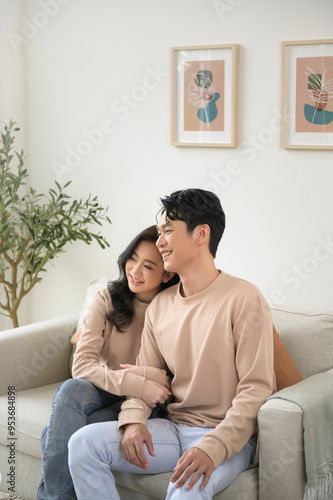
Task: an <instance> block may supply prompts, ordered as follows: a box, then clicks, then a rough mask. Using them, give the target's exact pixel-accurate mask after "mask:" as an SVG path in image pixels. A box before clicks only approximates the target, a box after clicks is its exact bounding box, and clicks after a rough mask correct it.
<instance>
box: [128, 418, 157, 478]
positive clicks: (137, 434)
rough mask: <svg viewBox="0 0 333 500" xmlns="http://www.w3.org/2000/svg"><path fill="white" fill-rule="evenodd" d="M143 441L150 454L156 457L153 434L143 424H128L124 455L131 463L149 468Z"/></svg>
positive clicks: (141, 467) (144, 468)
mask: <svg viewBox="0 0 333 500" xmlns="http://www.w3.org/2000/svg"><path fill="white" fill-rule="evenodd" d="M143 443H145V444H146V446H147V449H148V452H149V454H150V455H151V456H152V457H154V456H155V452H154V446H153V441H152V438H151V434H150V432H149V431H148V429H147V427H146V426H145V425H143V424H128V425H126V426H125V427H124V432H123V439H122V442H121V448H122V450H123V453H124V457H125V459H126V460H127V462H129V463H130V464H133V465H136V466H137V467H140V469H143V470H147V469H148V467H149V466H150V463H149V460H148V458H147V457H146V454H145V452H144V448H143Z"/></svg>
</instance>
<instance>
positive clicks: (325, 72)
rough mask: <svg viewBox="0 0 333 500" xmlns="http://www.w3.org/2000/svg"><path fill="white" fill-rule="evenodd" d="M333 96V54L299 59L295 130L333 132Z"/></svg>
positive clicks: (300, 131)
mask: <svg viewBox="0 0 333 500" xmlns="http://www.w3.org/2000/svg"><path fill="white" fill-rule="evenodd" d="M332 97H333V57H332V56H328V57H298V58H296V126H295V132H299V133H304V132H305V133H315V134H318V133H327V132H329V133H330V132H333V99H332Z"/></svg>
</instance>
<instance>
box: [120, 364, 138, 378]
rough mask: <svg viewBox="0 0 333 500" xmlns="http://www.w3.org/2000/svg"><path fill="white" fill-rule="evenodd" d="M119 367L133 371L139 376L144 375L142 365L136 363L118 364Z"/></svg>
mask: <svg viewBox="0 0 333 500" xmlns="http://www.w3.org/2000/svg"><path fill="white" fill-rule="evenodd" d="M119 366H120V368H122V369H123V370H126V371H127V372H130V373H134V375H140V377H144V373H143V366H137V365H119Z"/></svg>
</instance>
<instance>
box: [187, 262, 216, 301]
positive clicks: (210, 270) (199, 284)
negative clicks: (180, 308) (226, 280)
mask: <svg viewBox="0 0 333 500" xmlns="http://www.w3.org/2000/svg"><path fill="white" fill-rule="evenodd" d="M219 274H220V271H219V270H218V269H216V267H215V263H214V262H213V263H212V264H210V265H209V266H207V265H205V266H203V268H202V269H200V268H197V269H195V271H192V272H186V271H185V272H184V273H182V274H181V275H180V281H181V294H182V295H183V297H191V296H192V295H195V294H197V293H199V292H201V291H202V290H204V289H205V288H207V287H208V286H209V285H211V284H212V283H213V281H215V280H216V278H217V277H218V276H219Z"/></svg>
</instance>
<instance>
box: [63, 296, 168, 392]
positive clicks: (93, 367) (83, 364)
mask: <svg viewBox="0 0 333 500" xmlns="http://www.w3.org/2000/svg"><path fill="white" fill-rule="evenodd" d="M147 305H148V304H145V303H142V302H139V301H138V300H137V299H136V298H135V299H134V320H133V322H132V323H131V324H130V325H129V326H128V327H127V328H126V330H125V331H124V332H123V333H122V332H119V330H117V328H116V327H115V326H114V325H113V324H112V323H111V322H110V321H108V320H107V318H106V314H107V313H108V312H109V311H110V310H111V309H112V302H111V298H110V294H109V292H108V290H107V288H105V289H104V290H101V291H99V292H97V294H96V295H95V297H94V299H93V300H92V303H91V305H90V307H89V309H88V311H87V314H86V317H85V319H84V321H83V326H82V333H81V336H80V339H79V341H78V344H77V349H76V351H75V354H74V360H73V368H72V372H73V377H74V378H83V379H85V380H88V381H89V382H91V383H92V384H94V385H96V387H99V388H100V389H104V391H107V392H110V393H112V394H116V395H118V396H134V397H137V398H141V397H142V390H143V384H144V381H145V380H146V378H147V379H150V380H154V381H155V382H159V383H160V384H162V385H165V386H167V387H169V377H167V376H166V373H165V371H164V370H159V369H154V368H152V369H150V368H148V367H147V368H146V367H145V369H144V377H140V376H138V375H134V374H132V373H129V372H126V371H124V370H121V369H120V364H126V363H128V364H135V360H136V357H137V355H138V352H139V349H140V345H141V335H142V329H143V324H144V317H145V312H146V309H147Z"/></svg>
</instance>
